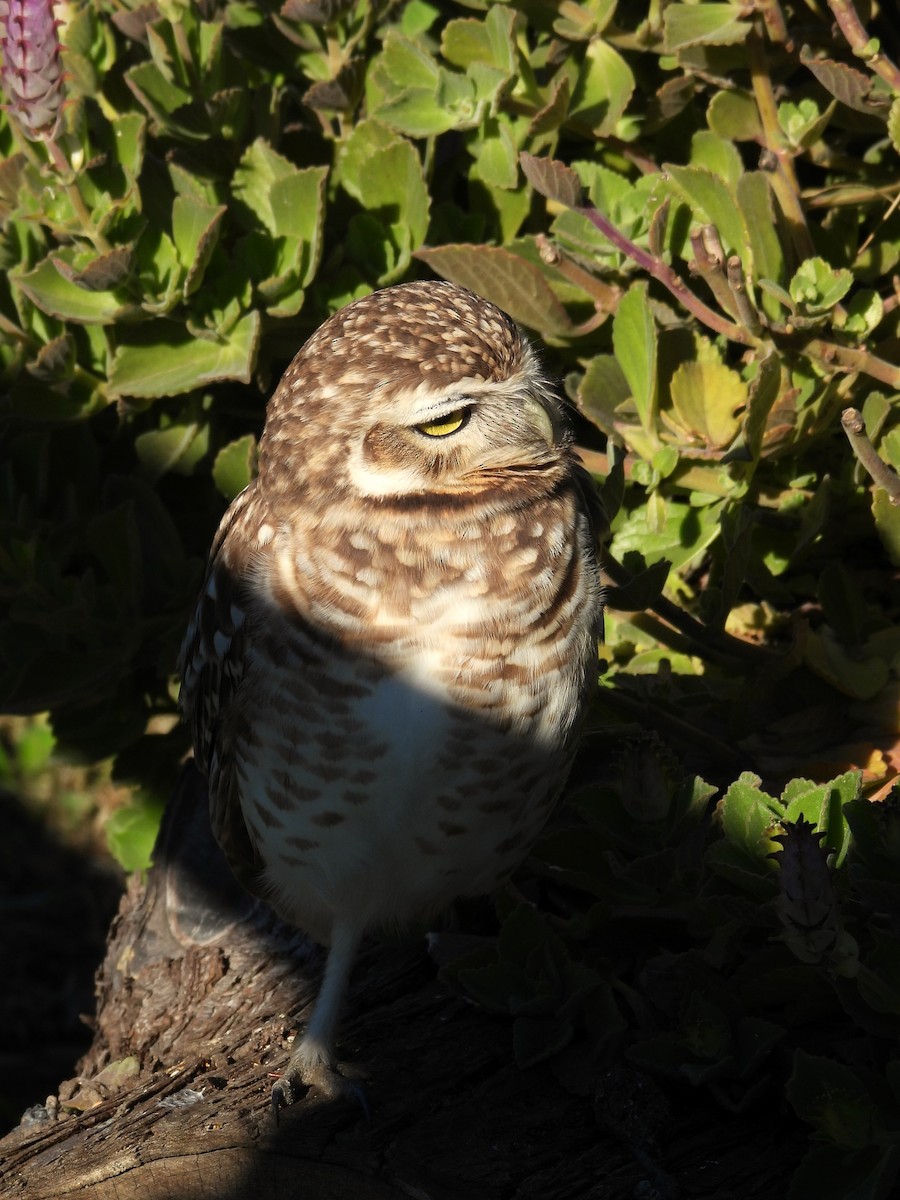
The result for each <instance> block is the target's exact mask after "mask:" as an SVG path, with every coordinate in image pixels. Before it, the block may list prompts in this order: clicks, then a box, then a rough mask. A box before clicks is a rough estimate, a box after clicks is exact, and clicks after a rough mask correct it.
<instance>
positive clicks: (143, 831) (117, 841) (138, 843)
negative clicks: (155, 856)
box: [104, 796, 164, 871]
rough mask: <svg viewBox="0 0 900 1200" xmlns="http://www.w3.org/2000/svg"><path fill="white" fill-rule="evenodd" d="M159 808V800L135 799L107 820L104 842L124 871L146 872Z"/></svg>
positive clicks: (158, 817)
mask: <svg viewBox="0 0 900 1200" xmlns="http://www.w3.org/2000/svg"><path fill="white" fill-rule="evenodd" d="M163 807H164V806H163V804H162V802H160V801H154V800H151V799H148V798H146V797H141V796H138V797H136V798H135V799H134V800H133V801H132V803H130V804H129V805H127V806H126V807H125V808H118V809H116V811H115V812H114V813H113V814H112V815H111V816H110V817H109V818H107V821H106V825H105V827H104V833H105V834H106V843H107V845H108V846H109V851H110V854H112V856H113V858H115V859H116V860H117V862H118V863H119V864H120V866H122V867H123V868H124V869H125V870H126V871H146V870H147V868H148V867H149V866H150V864H151V862H152V853H153V846H154V844H155V842H156V835H157V833H158V832H159V823H160V821H161V819H162V811H163Z"/></svg>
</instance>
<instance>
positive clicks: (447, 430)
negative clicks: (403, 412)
mask: <svg viewBox="0 0 900 1200" xmlns="http://www.w3.org/2000/svg"><path fill="white" fill-rule="evenodd" d="M468 415H469V410H468V409H467V408H455V409H454V410H453V412H448V413H445V414H444V416H443V417H438V419H437V420H436V421H426V422H425V424H424V425H417V426H416V433H424V434H425V436H426V437H433V438H442V437H449V436H450V434H451V433H456V432H458V430H460V429H462V427H463V425H464V424H465V423H466V417H467V416H468Z"/></svg>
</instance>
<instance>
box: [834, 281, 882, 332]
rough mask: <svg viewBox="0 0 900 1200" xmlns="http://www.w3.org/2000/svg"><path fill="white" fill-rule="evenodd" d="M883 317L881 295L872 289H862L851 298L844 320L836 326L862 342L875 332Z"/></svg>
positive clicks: (837, 322)
mask: <svg viewBox="0 0 900 1200" xmlns="http://www.w3.org/2000/svg"><path fill="white" fill-rule="evenodd" d="M883 316H884V303H883V301H882V299H881V297H880V296H879V294H878V293H877V292H876V291H873V289H872V288H860V290H859V291H858V292H856V293H855V295H853V296H852V297H851V298H850V302H849V303H848V305H847V307H846V311H845V313H844V315H843V319H841V320H839V321H836V322H835V324H837V326H838V328H839V329H841V330H843V332H844V333H849V334H852V335H853V336H854V337H855V338H856V339H857V341H860V342H861V341H864V340H865V339H866V338H867V337H869V336H870V335H871V334H872V333H874V332H875V330H876V329H877V328H878V326H879V325H880V324H881V319H882V317H883Z"/></svg>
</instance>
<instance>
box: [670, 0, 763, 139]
mask: <svg viewBox="0 0 900 1200" xmlns="http://www.w3.org/2000/svg"><path fill="white" fill-rule="evenodd" d="M668 11H669V12H671V11H672V10H671V8H670V9H669V10H668ZM706 119H707V121H708V122H709V127H710V129H711V130H712V131H713V133H717V134H718V135H719V137H721V138H728V139H729V140H731V141H735V142H755V141H759V140H761V139H762V136H763V127H762V121H761V120H760V117H759V109H758V108H757V107H756V100H755V99H754V97H753V94H752V93H751V92H744V91H741V90H740V89H738V88H735V89H734V90H732V91H722V92H716V94H715V95H714V96H713V98H712V99H711V100H710V102H709V108H708V109H707V110H706Z"/></svg>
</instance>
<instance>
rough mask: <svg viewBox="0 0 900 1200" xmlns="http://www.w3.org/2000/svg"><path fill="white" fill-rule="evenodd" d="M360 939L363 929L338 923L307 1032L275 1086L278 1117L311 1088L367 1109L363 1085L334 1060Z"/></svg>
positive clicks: (276, 1113)
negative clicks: (338, 1067)
mask: <svg viewBox="0 0 900 1200" xmlns="http://www.w3.org/2000/svg"><path fill="white" fill-rule="evenodd" d="M361 938H362V930H361V929H359V928H358V927H357V926H356V925H355V924H352V925H351V924H349V923H341V922H336V923H335V926H334V930H333V932H332V938H331V946H330V948H329V950H328V958H327V959H326V961H325V975H324V977H323V979H322V986H321V987H320V988H319V994H318V996H317V997H316V1003H315V1005H314V1007H313V1013H312V1016H311V1017H310V1020H309V1024H308V1025H307V1027H306V1032H305V1033H304V1035H303V1037H302V1039H301V1040H300V1043H299V1044H298V1045H297V1046H296V1047H295V1049H294V1053H293V1054H292V1055H291V1057H290V1061H289V1062H288V1065H287V1067H286V1069H285V1072H284V1074H283V1075H282V1077H281V1078H280V1079H279V1080H278V1082H277V1083H276V1084H275V1086H274V1087H273V1089H272V1111H273V1112H274V1114H275V1116H276V1118H277V1117H278V1113H279V1112H280V1110H281V1109H282V1108H287V1107H289V1106H290V1105H291V1104H293V1103H294V1102H295V1101H296V1100H298V1099H299V1097H300V1095H301V1094H302V1093H303V1092H304V1091H306V1090H307V1089H308V1088H311V1087H314V1088H316V1090H317V1091H319V1092H321V1093H323V1094H324V1095H325V1096H328V1097H332V1098H337V1097H345V1098H352V1099H354V1100H356V1101H357V1102H359V1103H360V1104H361V1105H362V1107H363V1109H364V1111H366V1112H368V1106H367V1104H366V1100H365V1095H364V1093H363V1092H362V1090H361V1088H360V1085H359V1084H358V1083H355V1082H354V1081H353V1080H350V1079H347V1078H346V1077H345V1076H344V1075H342V1074H341V1073H340V1071H338V1070H337V1069H336V1068H335V1062H334V1041H335V1034H336V1032H337V1024H338V1019H339V1017H340V1013H341V1004H342V1002H343V999H344V993H345V992H346V990H347V983H348V981H349V979H350V971H351V969H352V967H353V962H354V959H355V958H356V951H357V950H358V948H359V943H360V940H361Z"/></svg>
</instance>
